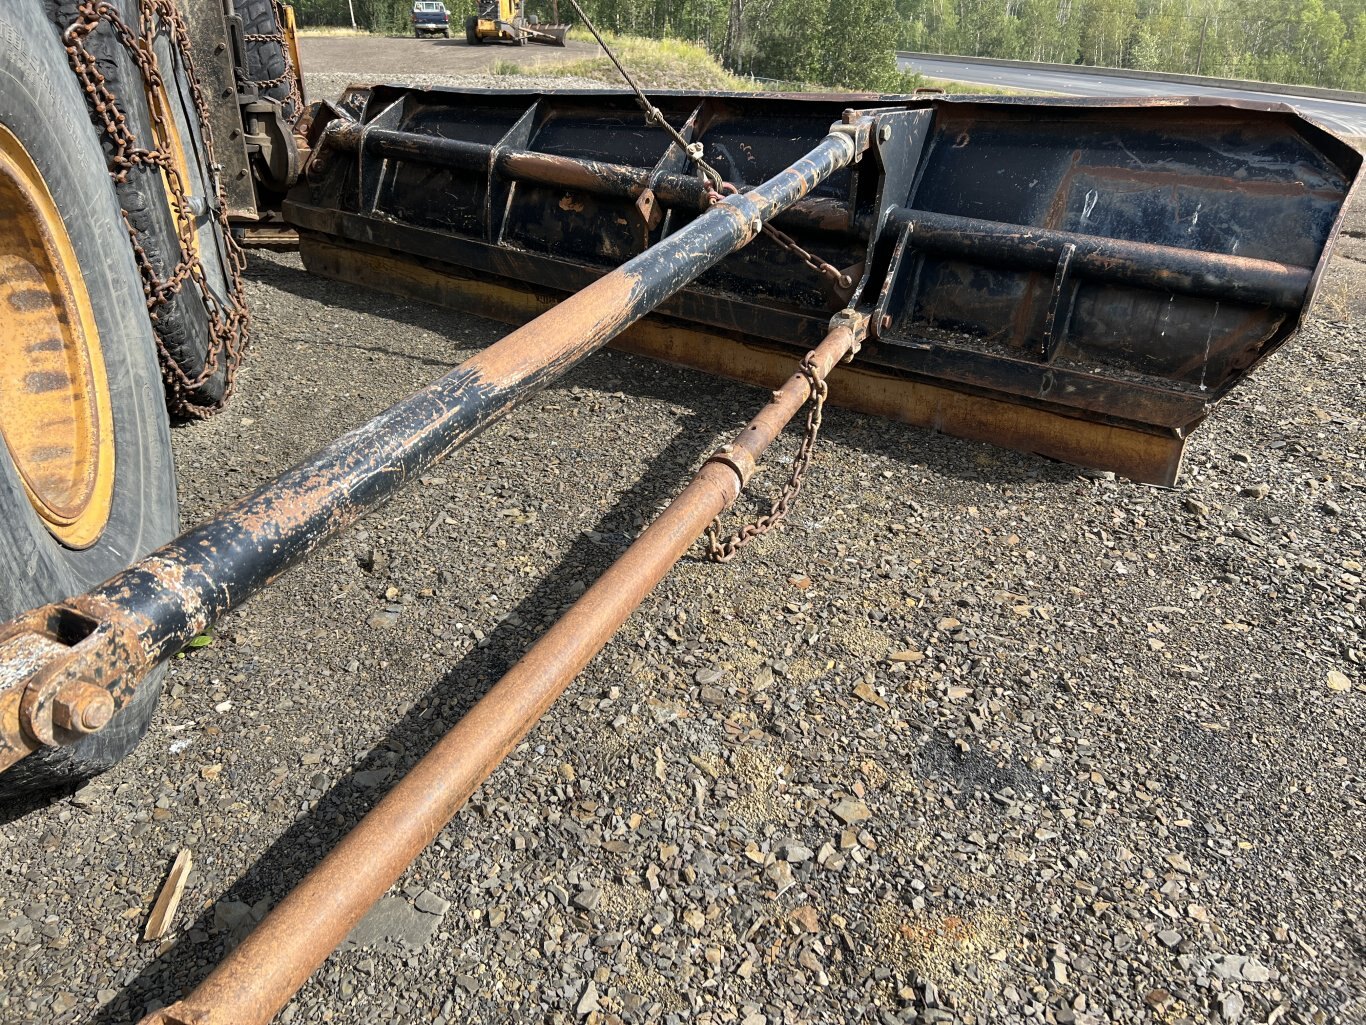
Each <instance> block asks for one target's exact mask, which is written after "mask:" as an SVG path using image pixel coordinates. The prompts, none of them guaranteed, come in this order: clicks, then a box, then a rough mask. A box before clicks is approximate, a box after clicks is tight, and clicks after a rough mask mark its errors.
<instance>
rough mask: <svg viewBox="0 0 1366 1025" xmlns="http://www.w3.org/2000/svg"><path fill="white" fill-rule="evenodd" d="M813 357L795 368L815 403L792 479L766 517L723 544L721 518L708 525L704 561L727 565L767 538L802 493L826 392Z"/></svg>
mask: <svg viewBox="0 0 1366 1025" xmlns="http://www.w3.org/2000/svg"><path fill="white" fill-rule="evenodd" d="M814 356H815V354H814V353H810V352H808V353H807V354H806V355H805V356H803V357H802V362H801V366H800V367H799V368H798V369H799V370H800V371H801V373H802V375H803V376H804V377H805V378H806V380H807V382H808V383H809V385H810V388H811V398H812V399H813V400H814V401H813V402H812V403H811V408H810V410H808V411H807V414H806V433H805V434H803V435H802V444H801V447H800V448H799V449H798V450H797V455H796V456H795V457H794V458H793V460H792V475H791V476H790V477H789V478H788V480H787V483H786V484H784V485H783V486H782V488H780V489H779V491H778V497H777V498H775V499H774V500H773V504H772V505H771V506H770V507H769V510H768V512H767V513H766V514H765V515H763V516H760V517H758V518H757V519H756V520H755V521H754V522H753V523H746V524H745V525H744V526H742V527H741V528H740V529H739V530H738V531H736V532H735V533H734V534H732V535H731V536H730V537H729V538H727V539H726V540H725V541H722V540H721V517H720V516H718V517H716V518H715V519H714V520H712V521H711V523H710V524H708V526H707V558H708V559H709V560H711V561H712V562H730V560H731V559H733V558H735V556H736V553H737V552H739V551H740V549H741V548H743V547H744V546H745V545H747V544H749V543H750V542H751V541H753V540H754V539H755V538H756V537H763V536H764V535H765V534H767V533H768V532H769V531H770V530H772V529H773V528H774V527H776V526H777V525H778V524H779V523H781V522H782V521H783V520H784V519H785V518H786V517H787V513H788V510H789V509H791V508H792V503H793V502H794V501H796V498H797V496H798V495H799V494H800V493H801V490H802V483H803V482H804V481H805V478H806V471H807V468H808V467H809V466H810V465H811V457H812V455H813V454H814V452H815V447H816V438H817V437H819V435H820V433H821V417H822V415H823V414H824V411H825V396H826V393H827V392H828V391H829V388H828V387H827V386H826V383H825V378H823V377H821V376H820V374H819V373H817V371H816V365H815V362H814V359H813V357H814ZM723 451H724V450H723Z"/></svg>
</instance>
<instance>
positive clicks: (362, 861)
mask: <svg viewBox="0 0 1366 1025" xmlns="http://www.w3.org/2000/svg"><path fill="white" fill-rule="evenodd" d="M862 334H863V332H862V328H861V326H859V325H856V324H852V323H846V324H842V325H840V326H837V327H835V328H834V329H833V330H832V331H831V332H830V334H828V335H827V336H826V338H825V340H824V341H823V342H821V344H820V345H819V346H817V348H816V349H815V350H814V351H813V352H812V353H811V354H810V356H809V362H810V365H811V367H812V370H813V372H814V374H815V375H816V377H817V378H818V379H819V380H824V379H825V377H826V375H828V374H829V372H830V370H831V368H833V367H834V366H835V364H837V363H838V362H839V361H840V360H841V359H843V358H844V357H845V356H846V355H848V354H849V353H850V352H851V351H852V350H854V349H856V348H857V346H858V344H859V341H860V340H861V338H862ZM810 394H811V382H810V381H809V380H808V379H807V377H806V375H805V374H803V373H801V372H798V373H795V374H793V375H792V376H791V377H790V378H788V380H787V382H786V383H785V384H784V385H783V386H782V387H781V388H780V389H778V390H777V391H775V392H774V393H773V398H772V400H771V401H770V402H769V403H768V404H767V405H766V406H764V408H763V409H762V410H761V411H760V412H759V415H758V416H756V417H755V418H754V419H753V420H751V421H750V422H749V424H748V425H747V426H746V427H745V429H744V430H742V431H741V432H740V433H739V435H737V437H736V438H735V440H734V441H733V442H732V443H731V444H730V445H728V446H726V447H725V448H723V449H721V450H720V452H718V453H717V454H716V455H715V456H713V457H712V458H711V459H710V460H708V461H707V462H706V463H705V464H703V466H702V468H701V469H700V470H699V471H698V473H697V475H696V477H694V478H693V480H692V482H691V483H690V484H689V485H688V486H687V487H686V488H685V489H684V490H683V492H682V493H681V494H680V495H679V496H678V497H677V498H676V499H674V500H673V502H671V503H670V504H669V506H668V507H667V508H666V509H665V510H664V511H663V512H662V513H661V514H660V515H659V518H658V519H656V520H655V521H654V522H653V523H652V524H650V526H649V527H648V528H646V530H645V531H644V532H643V533H642V534H641V535H640V536H639V537H638V538H637V539H636V540H635V542H634V543H633V544H632V545H631V546H630V547H629V548H628V549H627V550H626V552H625V553H624V554H623V555H622V556H621V558H620V559H618V560H617V561H616V562H615V563H613V564H612V566H611V567H610V568H609V569H608V570H607V571H606V572H605V573H604V574H603V575H602V576H601V577H599V578H598V580H597V581H596V582H595V583H594V584H593V586H592V587H590V588H589V589H588V590H587V591H585V592H584V594H583V596H582V597H580V598H579V600H578V601H577V602H575V603H574V605H573V606H572V607H571V608H570V609H569V611H568V612H566V613H565V614H564V616H563V617H562V618H561V619H560V620H559V622H557V623H556V624H555V625H554V626H553V627H551V628H550V630H549V631H547V632H546V634H545V636H543V637H542V638H541V639H540V640H539V641H537V642H536V644H535V645H534V646H533V647H532V648H531V650H530V651H528V652H527V653H526V654H525V655H524V656H523V657H522V659H521V661H519V662H518V663H517V664H516V665H515V666H513V667H512V669H511V670H509V671H508V673H507V675H506V676H504V677H503V678H502V679H501V680H499V681H498V683H496V684H495V685H494V686H493V688H492V689H491V690H490V691H489V692H488V693H487V694H485V695H484V696H483V697H482V698H481V699H480V700H479V702H478V703H477V704H476V705H475V706H474V707H473V708H472V709H471V710H470V711H469V713H468V714H467V715H466V716H465V717H464V718H463V719H461V720H460V721H459V722H458V723H456V724H455V726H454V727H452V728H451V730H450V732H449V733H447V734H446V735H445V736H444V737H443V738H442V739H441V740H440V741H438V742H437V744H436V746H435V747H433V748H432V750H431V751H429V752H428V753H427V754H426V755H425V756H424V757H423V758H422V760H421V761H419V762H418V763H417V765H415V766H414V767H413V769H412V771H411V772H409V773H408V775H406V776H405V777H403V779H402V780H400V781H399V782H398V784H397V785H395V787H394V788H393V789H392V790H391V791H389V793H388V794H387V795H385V797H384V799H383V800H382V801H380V803H379V804H378V805H376V806H375V808H374V809H372V810H371V811H370V812H369V814H367V815H366V816H365V818H363V819H362V820H361V821H360V823H359V824H358V825H357V826H356V828H355V829H353V830H352V831H351V832H350V833H348V834H347V835H346V836H345V837H343V838H342V840H341V842H340V843H339V844H338V845H337V846H336V847H335V848H333V850H332V852H331V853H330V854H328V855H327V857H325V858H324V859H323V860H322V862H320V863H319V865H318V866H317V867H316V868H315V869H313V871H312V872H310V873H309V874H308V875H307V876H305V877H304V879H303V881H302V882H300V883H299V885H298V886H296V887H295V888H294V890H293V891H291V892H290V893H289V895H288V896H286V897H285V898H284V900H282V901H281V902H280V903H279V904H278V905H276V907H275V908H274V910H272V911H271V912H270V914H269V915H267V916H266V918H265V919H264V920H263V921H262V922H261V924H260V925H258V926H257V927H256V928H255V929H254V930H253V931H252V933H251V935H249V936H248V937H247V938H246V939H245V940H243V941H242V943H241V944H240V945H239V946H238V947H236V948H234V950H233V951H232V952H231V953H230V954H228V956H227V957H225V958H224V959H223V962H222V963H221V964H219V966H218V967H217V968H215V969H214V971H213V972H212V973H211V974H210V975H209V977H208V978H206V979H205V980H204V981H203V982H202V983H200V984H199V986H197V987H196V988H195V990H194V991H193V992H192V993H191V994H190V995H189V996H187V997H185V998H184V999H183V1000H181V1001H179V1002H177V1003H175V1004H172V1005H171V1006H170V1007H168V1008H165V1009H163V1010H160V1011H156V1012H154V1013H153V1014H151V1015H149V1016H148V1017H146V1018H144V1019H143V1021H142V1025H264V1023H265V1022H268V1021H270V1020H271V1018H273V1017H274V1016H275V1014H276V1013H277V1012H278V1011H279V1010H280V1008H281V1007H283V1006H284V1005H285V1004H286V1003H287V1002H288V1001H289V999H290V997H292V996H293V995H294V993H295V992H297V991H298V989H299V987H300V986H302V985H303V984H304V982H305V981H306V980H307V979H308V977H309V976H310V975H311V974H312V973H313V972H314V970H315V969H316V968H317V967H318V966H319V965H321V964H322V963H323V961H324V960H325V959H326V958H327V955H328V954H329V953H331V951H332V950H334V949H335V948H336V946H337V944H339V943H340V942H341V941H342V940H343V939H345V938H346V935H347V933H349V932H350V931H351V929H352V927H353V926H355V924H356V923H357V922H358V921H360V919H361V917H362V916H363V915H364V914H365V912H366V911H367V910H368V909H369V908H370V906H371V905H372V904H374V902H375V901H377V900H378V899H379V898H380V897H382V896H383V895H384V893H385V891H386V890H388V889H389V887H390V886H391V885H393V882H394V880H396V879H397V878H398V877H399V876H400V875H401V874H402V873H403V871H404V870H405V869H406V868H407V867H408V865H409V864H410V863H411V862H412V860H413V859H414V858H415V857H417V855H418V854H419V853H421V851H422V849H423V848H424V847H426V846H427V845H428V844H429V843H431V842H432V840H433V839H435V837H436V836H437V834H438V833H440V832H441V829H442V828H443V827H444V826H445V825H446V823H447V822H449V821H450V819H451V817H452V816H453V815H454V814H455V813H456V812H457V811H459V810H460V808H461V807H462V806H463V805H464V803H465V802H466V801H467V800H468V799H469V797H470V795H471V794H472V793H474V791H475V789H476V788H477V787H478V786H479V785H480V784H481V783H483V782H484V780H486V779H488V777H489V776H490V775H491V774H492V773H493V770H494V769H495V768H497V766H498V763H499V762H501V761H502V760H503V759H504V758H505V757H506V756H507V754H508V752H510V751H511V750H512V749H513V748H514V747H515V746H516V745H517V744H518V743H519V742H520V741H521V739H522V738H523V737H524V736H526V734H527V732H528V731H529V730H530V729H531V727H532V726H533V725H534V724H535V723H536V721H537V720H539V719H540V718H541V716H542V715H544V714H545V712H546V710H547V709H548V708H550V706H551V705H552V704H553V703H554V702H555V700H556V698H558V697H559V696H560V695H561V694H563V693H564V691H565V689H566V688H567V687H568V686H569V684H570V683H572V682H573V680H574V679H575V677H577V675H578V674H579V672H580V671H582V669H583V668H584V666H586V665H587V664H588V662H589V660H590V659H592V658H593V656H594V655H596V654H597V653H598V652H599V651H601V650H602V649H603V647H604V646H605V645H606V644H607V642H608V641H609V640H610V639H611V638H612V636H613V635H614V634H615V633H616V632H617V630H618V629H619V628H620V627H621V625H622V624H623V623H624V622H626V619H627V617H628V616H630V614H631V613H632V612H634V611H635V609H636V608H637V607H638V606H639V605H640V603H641V602H642V601H644V600H645V597H646V596H647V595H648V594H649V593H650V592H651V591H653V590H654V588H655V586H656V585H657V584H658V583H659V582H660V581H661V580H663V579H664V577H665V575H666V574H668V572H669V570H671V569H672V568H673V567H674V564H675V563H677V562H678V560H679V559H680V558H682V556H683V554H684V553H685V552H686V551H687V550H688V549H689V548H690V547H691V546H692V544H693V542H694V541H696V540H697V538H698V536H699V535H700V534H701V533H702V532H703V531H704V530H705V529H706V527H707V524H709V523H710V522H711V521H712V519H713V518H714V517H716V516H717V515H719V514H720V513H721V512H723V511H724V510H726V509H727V508H729V507H730V505H731V503H733V502H734V501H735V499H736V497H737V496H738V495H739V494H740V490H741V488H743V487H744V484H745V482H746V481H747V480H748V478H749V476H750V475H751V474H752V473H753V471H754V467H755V465H756V463H757V461H758V459H759V457H760V455H762V454H763V452H764V450H765V449H767V448H768V446H769V445H770V444H772V442H773V439H774V438H776V437H777V436H778V434H779V433H780V432H781V431H782V429H783V427H784V426H785V425H786V424H787V423H788V421H790V420H791V419H792V417H793V416H795V415H796V413H797V412H798V411H799V410H800V409H801V408H802V404H803V403H805V402H806V400H807V398H808V396H809V395H810Z"/></svg>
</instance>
